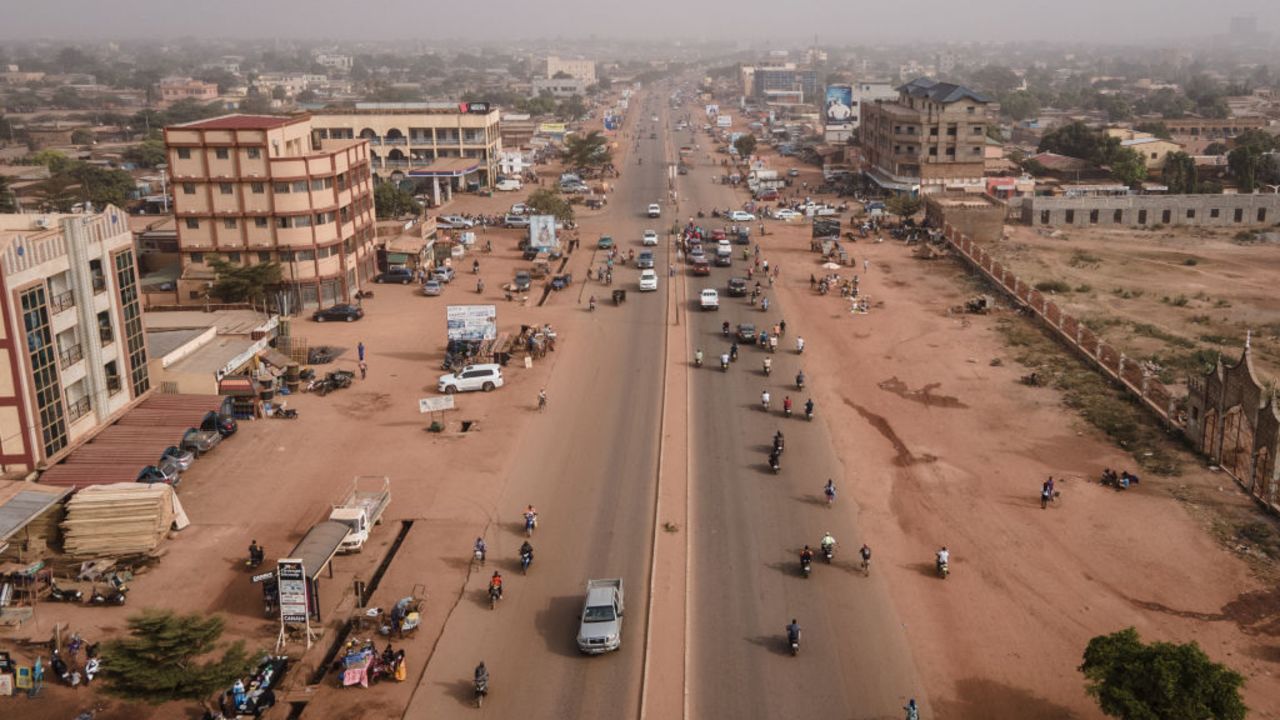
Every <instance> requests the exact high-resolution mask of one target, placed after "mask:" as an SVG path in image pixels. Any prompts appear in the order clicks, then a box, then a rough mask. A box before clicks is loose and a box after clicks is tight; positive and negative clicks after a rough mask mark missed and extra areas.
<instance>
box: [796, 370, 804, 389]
mask: <svg viewBox="0 0 1280 720" xmlns="http://www.w3.org/2000/svg"><path fill="white" fill-rule="evenodd" d="M796 387H798V388H800V389H801V390H803V389H804V371H803V370H801V371H800V372H798V373H796Z"/></svg>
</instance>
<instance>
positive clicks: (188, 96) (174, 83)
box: [159, 77, 218, 103]
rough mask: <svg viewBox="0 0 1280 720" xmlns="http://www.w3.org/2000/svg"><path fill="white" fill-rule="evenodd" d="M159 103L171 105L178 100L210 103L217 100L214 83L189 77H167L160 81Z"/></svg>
mask: <svg viewBox="0 0 1280 720" xmlns="http://www.w3.org/2000/svg"><path fill="white" fill-rule="evenodd" d="M159 89H160V101H161V102H165V103H173V102H177V101H179V100H196V101H199V102H212V101H214V100H217V99H218V86H217V84H215V83H209V82H201V81H199V80H192V79H191V78H189V77H167V78H164V79H163V80H161V81H160V85H159Z"/></svg>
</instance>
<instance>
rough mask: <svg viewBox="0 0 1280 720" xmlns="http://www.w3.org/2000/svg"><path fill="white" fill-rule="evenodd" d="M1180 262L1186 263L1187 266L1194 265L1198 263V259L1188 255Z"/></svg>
mask: <svg viewBox="0 0 1280 720" xmlns="http://www.w3.org/2000/svg"><path fill="white" fill-rule="evenodd" d="M1182 264H1183V265H1186V266H1187V267H1195V266H1196V265H1199V264H1200V261H1199V260H1197V259H1195V258H1193V257H1189V258H1187V259H1186V260H1183V261H1182Z"/></svg>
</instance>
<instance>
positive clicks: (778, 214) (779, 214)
mask: <svg viewBox="0 0 1280 720" xmlns="http://www.w3.org/2000/svg"><path fill="white" fill-rule="evenodd" d="M773 217H774V219H775V220H782V221H783V222H786V221H789V220H795V219H797V218H802V217H804V214H803V213H799V212H796V211H795V210H792V209H791V208H783V209H781V210H775V211H774V213H773Z"/></svg>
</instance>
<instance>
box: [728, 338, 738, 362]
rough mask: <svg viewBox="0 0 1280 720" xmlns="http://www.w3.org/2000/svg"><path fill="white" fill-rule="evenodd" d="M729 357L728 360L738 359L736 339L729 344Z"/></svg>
mask: <svg viewBox="0 0 1280 720" xmlns="http://www.w3.org/2000/svg"><path fill="white" fill-rule="evenodd" d="M729 359H730V360H737V359H738V342H737V341H736V340H735V341H734V342H733V343H732V344H730V345H729Z"/></svg>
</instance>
